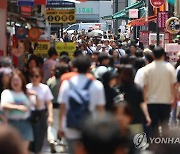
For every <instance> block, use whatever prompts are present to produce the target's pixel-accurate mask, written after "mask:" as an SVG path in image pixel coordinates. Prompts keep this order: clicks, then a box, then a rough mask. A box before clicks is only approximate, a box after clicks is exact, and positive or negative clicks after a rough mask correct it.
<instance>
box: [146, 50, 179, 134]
mask: <svg viewBox="0 0 180 154" xmlns="http://www.w3.org/2000/svg"><path fill="white" fill-rule="evenodd" d="M153 56H154V58H155V60H154V61H153V62H152V63H150V64H148V65H147V66H146V67H145V72H144V96H145V102H146V103H147V104H148V110H149V114H150V117H151V119H152V124H151V129H152V131H153V132H155V133H156V134H157V135H158V134H159V131H158V126H159V124H161V125H162V124H163V123H165V124H166V125H163V126H164V127H163V128H162V132H163V131H164V129H168V127H169V126H168V120H169V116H170V111H171V105H174V104H175V87H174V86H175V83H176V73H175V69H174V67H173V66H172V65H171V64H170V63H168V62H165V51H164V49H163V48H162V47H160V46H158V47H156V48H155V49H154V50H153ZM159 122H160V123H159ZM152 131H151V134H152Z"/></svg>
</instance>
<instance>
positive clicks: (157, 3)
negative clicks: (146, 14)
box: [150, 0, 165, 8]
mask: <svg viewBox="0 0 180 154" xmlns="http://www.w3.org/2000/svg"><path fill="white" fill-rule="evenodd" d="M164 2H165V0H150V3H151V5H152V6H153V7H156V8H159V7H161V6H162V5H163V4H164Z"/></svg>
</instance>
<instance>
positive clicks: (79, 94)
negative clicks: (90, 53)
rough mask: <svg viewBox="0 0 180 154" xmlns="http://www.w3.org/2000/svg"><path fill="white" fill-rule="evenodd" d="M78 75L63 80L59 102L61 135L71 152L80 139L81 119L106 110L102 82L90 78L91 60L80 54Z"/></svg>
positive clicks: (71, 152) (70, 152)
mask: <svg viewBox="0 0 180 154" xmlns="http://www.w3.org/2000/svg"><path fill="white" fill-rule="evenodd" d="M74 65H75V67H76V68H77V69H78V75H76V76H73V77H72V78H70V79H69V80H66V81H63V83H62V85H61V88H60V92H59V97H58V102H59V103H60V117H59V118H60V119H59V122H60V126H59V130H60V131H59V135H60V136H61V137H63V136H64V135H65V138H66V140H67V142H68V147H69V154H74V149H73V145H74V144H75V143H76V142H77V141H78V140H79V139H80V137H81V133H80V129H79V127H80V126H81V124H82V123H81V121H82V120H83V118H85V116H86V115H87V114H88V113H89V114H90V113H93V112H95V111H98V112H104V105H105V96H104V88H103V85H102V83H100V82H99V81H97V80H91V79H89V78H88V77H87V76H86V74H87V73H88V71H89V69H90V66H91V61H90V59H89V58H88V57H85V56H80V57H77V58H76V59H75V61H74Z"/></svg>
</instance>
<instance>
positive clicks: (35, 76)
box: [31, 75, 40, 78]
mask: <svg viewBox="0 0 180 154" xmlns="http://www.w3.org/2000/svg"><path fill="white" fill-rule="evenodd" d="M39 77H40V76H39V75H32V76H31V78H39Z"/></svg>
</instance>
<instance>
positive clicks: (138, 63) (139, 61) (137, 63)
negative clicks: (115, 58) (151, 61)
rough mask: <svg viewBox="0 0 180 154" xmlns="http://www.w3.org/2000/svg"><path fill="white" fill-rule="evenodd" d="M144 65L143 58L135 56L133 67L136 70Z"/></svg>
mask: <svg viewBox="0 0 180 154" xmlns="http://www.w3.org/2000/svg"><path fill="white" fill-rule="evenodd" d="M145 65H146V62H145V60H144V59H143V58H137V59H136V60H135V64H134V67H135V69H136V70H139V69H140V68H142V67H144V66H145Z"/></svg>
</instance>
